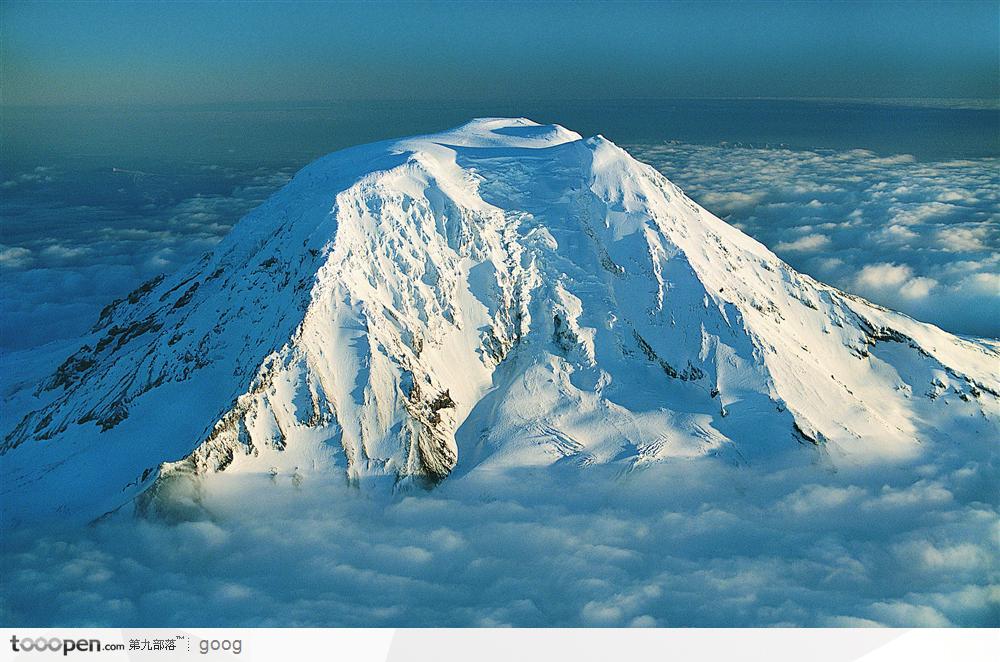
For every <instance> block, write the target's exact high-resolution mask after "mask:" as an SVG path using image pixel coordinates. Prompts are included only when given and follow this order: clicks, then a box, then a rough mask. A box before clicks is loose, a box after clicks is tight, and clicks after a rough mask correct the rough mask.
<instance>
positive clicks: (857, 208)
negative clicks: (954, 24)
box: [627, 144, 1000, 337]
mask: <svg viewBox="0 0 1000 662" xmlns="http://www.w3.org/2000/svg"><path fill="white" fill-rule="evenodd" d="M627 148H628V149H629V150H630V151H631V152H632V154H633V155H634V156H635V157H636V158H638V159H639V160H642V161H646V162H647V163H650V164H651V165H654V166H656V167H657V168H658V169H659V170H661V171H662V172H663V173H664V174H665V175H666V176H667V177H668V178H670V179H671V180H672V181H673V182H674V183H676V184H677V185H678V186H680V187H681V188H683V189H684V190H685V192H687V193H688V194H689V195H690V196H691V197H693V198H694V199H695V200H697V201H698V202H699V203H701V204H702V205H703V206H705V207H706V208H708V210H709V211H711V212H713V213H715V214H716V215H718V216H720V217H722V218H725V219H727V220H728V221H729V222H730V223H732V224H733V225H736V226H737V227H739V228H740V229H742V230H743V231H744V232H746V233H747V234H750V235H751V236H753V237H755V238H756V239H758V240H760V241H761V242H763V243H764V244H766V245H767V246H768V247H769V248H771V249H772V250H773V251H775V252H776V253H777V254H778V255H779V256H780V257H781V258H783V259H784V260H785V261H787V262H788V263H789V264H791V265H792V266H793V267H794V268H796V269H798V270H800V271H802V272H805V273H808V274H810V275H811V276H814V277H815V278H817V279H819V280H822V281H824V282H827V283H829V284H831V285H834V286H837V287H839V288H841V289H844V290H846V291H848V292H853V293H856V294H860V295H862V296H864V297H866V298H868V299H870V300H872V301H874V302H875V303H879V304H882V305H885V306H888V307H890V308H893V309H895V310H899V311H901V312H904V313H907V314H909V315H910V316H912V317H915V318H917V319H920V320H922V321H927V322H932V323H934V324H937V325H938V326H941V327H942V328H944V329H946V330H948V331H952V332H954V333H961V334H970V335H980V336H989V337H996V336H1000V257H998V253H997V246H998V239H1000V231H998V221H1000V175H998V174H997V173H1000V159H997V158H983V159H968V160H955V161H939V162H918V161H917V160H916V159H914V158H913V157H911V156H908V155H905V154H904V155H898V156H892V157H880V156H877V155H875V154H873V153H871V152H867V151H864V150H850V151H840V152H834V151H821V152H820V151H818V152H809V151H790V150H783V149H753V148H744V147H705V146H695V145H682V144H664V145H655V146H651V145H634V146H627Z"/></svg>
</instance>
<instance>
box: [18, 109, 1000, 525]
mask: <svg viewBox="0 0 1000 662" xmlns="http://www.w3.org/2000/svg"><path fill="white" fill-rule="evenodd" d="M82 342H83V343H84V344H83V345H82V347H81V348H80V349H79V351H77V352H76V353H75V354H73V355H72V356H70V357H69V358H67V359H66V361H65V362H64V363H63V364H62V365H61V366H60V367H59V369H58V370H57V371H56V372H55V373H54V374H52V375H51V377H49V378H48V379H47V380H45V381H44V382H43V383H41V384H40V385H38V386H37V389H36V390H35V391H34V392H33V393H31V394H28V395H24V396H23V397H20V398H17V399H14V400H11V401H10V402H8V404H7V408H8V414H13V415H8V416H5V424H6V427H7V429H6V430H5V431H4V436H3V441H2V449H0V450H2V453H3V455H2V457H0V462H2V465H3V468H2V470H3V476H4V479H3V483H2V487H0V490H2V498H3V500H4V504H5V505H4V511H5V513H6V516H5V519H6V520H7V524H11V523H16V522H18V521H25V520H30V519H38V518H40V517H47V516H53V515H57V516H60V517H65V518H75V519H89V518H94V517H97V516H100V515H101V514H103V513H105V512H108V511H110V510H113V509H115V508H118V507H120V506H122V505H123V504H127V503H130V502H132V501H134V500H135V499H136V497H137V496H139V495H145V496H144V497H143V499H141V500H140V503H143V504H147V505H148V504H149V503H152V502H154V501H155V498H151V496H150V495H152V497H155V496H157V495H160V496H162V495H163V494H166V493H169V492H171V490H173V491H174V492H173V493H175V494H181V493H184V494H188V495H189V496H190V495H194V498H196V493H197V490H196V489H195V490H194V491H193V492H183V491H182V488H181V487H178V486H185V485H186V486H188V487H192V486H194V487H196V486H197V483H198V481H201V480H205V479H206V476H209V475H211V474H213V473H215V472H237V473H238V472H253V473H265V474H266V473H270V474H271V475H273V476H276V477H277V476H290V477H291V478H292V479H293V480H297V481H298V480H304V479H307V478H308V476H309V474H310V473H314V472H340V473H343V474H344V475H346V476H347V477H348V478H349V479H351V480H354V481H365V480H370V479H375V478H378V477H384V478H385V479H387V480H390V481H393V482H399V481H404V482H405V481H414V480H419V481H428V482H431V483H433V482H434V481H437V480H440V479H443V478H445V477H447V476H448V475H449V474H451V473H452V472H466V471H471V470H477V471H484V470H490V469H496V470H499V469H506V468H512V467H530V466H539V465H548V464H552V463H556V462H563V463H578V464H580V465H587V464H593V463H617V464H620V465H621V466H622V467H623V468H627V469H632V468H637V467H641V466H642V465H645V464H647V463H651V462H657V461H662V460H665V459H669V458H678V457H694V456H702V455H717V456H720V457H722V458H724V459H726V460H728V461H733V462H738V463H761V462H774V463H782V462H784V461H785V460H786V459H787V458H789V457H793V456H794V457H806V456H808V457H809V458H811V459H813V460H815V459H822V460H823V461H826V462H832V463H833V464H834V465H835V464H836V463H837V462H841V461H851V462H856V463H861V462H874V461H879V462H888V461H892V460H893V459H895V458H903V457H912V456H913V455H914V454H916V453H919V452H921V447H922V445H925V444H929V443H931V444H955V445H960V444H962V443H964V442H965V441H966V440H972V439H975V438H978V439H983V438H990V437H997V435H998V430H1000V415H998V411H1000V408H998V393H1000V383H998V377H997V370H996V368H997V366H998V360H1000V352H998V347H997V344H996V343H994V342H992V341H987V340H975V339H963V338H958V337H956V336H953V335H951V334H948V333H945V332H944V331H941V330H940V329H938V328H936V327H934V326H931V325H928V324H923V323H920V322H916V321H914V320H912V319H910V318H908V317H906V316H904V315H901V314H898V313H894V312H891V311H888V310H886V309H884V308H881V307H879V306H876V305H874V304H871V303H869V302H867V301H865V300H863V299H860V298H858V297H855V296H852V295H850V294H846V293H844V292H841V291H839V290H837V289H834V288H832V287H829V286H826V285H824V284H822V283H819V282H817V281H815V280H813V279H812V278H809V277H808V276H805V275H802V274H799V273H797V272H796V271H794V270H793V269H791V268H790V267H789V266H788V265H787V264H785V263H784V262H782V261H781V260H780V259H778V258H777V257H776V256H775V255H774V254H773V253H771V252H770V251H769V250H768V249H767V248H765V247H764V246H763V245H761V244H760V243H758V242H757V241H755V240H753V239H751V238H750V237H748V236H746V235H744V234H743V233H741V232H740V231H739V230H737V229H735V228H733V227H732V226H730V225H728V224H726V223H725V222H723V221H721V220H720V219H718V218H716V217H715V216H713V215H712V214H710V213H709V212H707V211H706V210H705V209H703V208H701V207H700V206H698V205H697V204H696V203H694V202H692V201H691V200H690V199H689V198H687V197H686V196H685V195H684V194H683V193H682V192H681V191H680V190H679V189H678V188H677V187H676V186H674V185H673V184H671V183H670V182H669V181H668V180H667V179H665V178H664V177H663V176H662V175H660V174H659V173H658V172H657V171H655V170H654V169H653V168H651V167H649V166H647V165H644V164H642V163H639V162H637V161H636V160H634V159H633V158H631V157H630V156H629V155H628V154H627V153H626V152H625V151H623V150H622V149H620V148H619V147H617V146H615V145H614V144H613V143H611V142H610V141H608V140H606V139H605V138H603V137H601V136H597V137H594V138H589V139H584V138H582V137H581V136H579V135H578V134H576V133H573V132H572V131H569V130H567V129H564V128H563V127H561V126H556V125H548V126H546V125H539V124H536V123H534V122H531V121H529V120H526V119H480V120H475V121H472V122H470V123H468V124H466V125H464V126H461V127H458V128H456V129H453V130H450V131H446V132H443V133H439V134H434V135H428V136H420V137H415V138H407V139H402V140H396V141H389V142H382V143H375V144H372V145H366V146H362V147H356V148H352V149H348V150H344V151H341V152H337V153H334V154H331V155H329V156H327V157H324V158H322V159H320V160H318V161H316V162H315V163H313V164H311V165H309V166H308V167H306V168H305V169H303V170H302V171H301V172H299V173H298V174H297V175H296V176H295V178H294V179H293V180H292V181H291V182H290V183H289V184H288V185H287V186H285V187H284V188H283V189H282V190H280V191H279V192H277V193H275V194H274V195H273V196H272V197H271V198H270V199H269V200H268V201H267V202H266V203H265V204H263V205H262V206H261V207H259V208H258V209H256V210H255V211H253V212H251V213H250V214H249V215H247V216H246V217H245V218H243V219H242V220H241V221H240V222H239V223H238V224H237V225H236V226H235V227H234V228H233V230H232V232H231V233H230V234H229V235H228V236H227V237H226V238H225V239H224V240H223V241H222V242H221V243H220V244H219V245H218V246H217V247H216V248H215V249H214V250H213V251H211V252H210V253H208V254H206V255H205V256H204V257H203V258H202V259H201V260H200V261H199V262H198V263H197V264H194V265H192V266H191V267H190V268H189V269H187V270H186V271H184V272H182V273H178V274H175V275H172V276H168V277H165V278H159V279H156V280H153V281H150V282H148V283H146V284H144V285H143V286H141V287H140V288H139V289H137V290H135V291H134V292H132V293H131V294H129V295H128V296H127V297H126V298H125V299H122V300H120V301H116V302H114V303H112V304H111V305H109V306H108V307H107V308H106V309H105V310H104V311H103V312H102V314H101V316H100V319H99V320H98V322H97V324H96V325H95V326H94V328H93V330H92V333H91V334H90V336H89V337H88V338H85V339H84V340H83V341H82ZM15 400H16V403H17V405H18V407H19V408H20V410H19V411H16V412H15V411H12V410H13V409H15V407H14V402H15ZM25 403H26V404H25ZM8 421H9V423H7V422H8ZM803 454H805V455H803ZM184 489H187V488H184Z"/></svg>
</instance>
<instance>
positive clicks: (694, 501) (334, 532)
mask: <svg viewBox="0 0 1000 662" xmlns="http://www.w3.org/2000/svg"><path fill="white" fill-rule="evenodd" d="M792 452H793V454H794V449H792ZM799 455H800V456H801V457H800V458H799V459H801V460H803V462H800V463H798V466H794V467H790V468H786V469H782V470H772V469H770V468H768V469H766V470H763V469H758V468H754V467H749V466H739V467H734V466H725V465H722V464H721V463H719V462H718V461H717V460H713V459H702V460H693V461H681V462H676V463H672V464H668V465H662V466H656V467H652V468H649V469H646V470H642V471H638V472H633V473H631V474H628V475H626V474H623V473H618V474H615V473H614V471H615V470H614V469H605V468H595V467H589V468H579V467H560V468H552V469H548V470H540V471H537V472H523V473H510V474H503V475H499V474H489V473H477V472H472V473H471V474H468V475H466V476H464V477H462V478H459V479H456V480H451V481H448V480H446V481H445V482H444V483H443V484H442V485H441V486H439V487H438V488H436V489H434V490H432V491H422V490H415V491H410V492H402V493H399V494H396V495H391V494H388V493H386V492H385V491H381V490H378V489H375V490H368V489H360V490H359V489H358V488H356V487H348V486H346V485H344V484H343V483H341V482H340V481H337V480H332V479H328V478H323V477H320V476H306V477H305V478H304V479H303V478H302V477H301V476H300V477H297V478H293V477H290V476H277V477H275V478H273V479H272V478H270V477H266V476H261V477H247V476H242V477H227V476H226V475H225V474H222V475H220V476H218V477H217V480H216V481H214V482H212V483H210V484H209V485H208V486H206V488H205V491H204V494H203V496H202V504H203V506H204V509H205V510H203V511H201V513H200V514H199V515H196V516H194V517H191V516H190V511H188V516H187V517H185V518H183V521H180V522H178V523H166V522H163V521H153V520H148V519H138V520H136V519H133V518H132V517H131V516H125V515H121V514H119V515H118V516H115V517H112V518H110V519H107V520H104V521H102V522H101V523H98V524H96V525H94V526H92V527H89V528H87V529H85V530H79V531H65V530H59V531H56V530H47V531H45V530H32V531H20V532H18V533H17V534H15V535H13V536H9V537H8V538H7V540H5V542H4V550H3V555H2V558H0V563H2V565H3V567H4V569H5V570H4V575H5V579H4V582H3V584H2V596H0V618H2V619H3V621H4V622H5V623H7V624H8V625H11V626H22V625H24V626H26V625H60V626H67V625H102V624H103V625H107V624H110V623H114V624H116V625H117V624H125V625H136V626H139V625H147V626H148V625H152V624H157V625H164V626H165V625H180V624H189V623H192V622H201V623H205V624H213V625H219V626H233V625H261V626H264V625H271V626H276V625H298V626H334V625H336V626H468V625H475V626H495V625H517V626H654V625H658V626H763V625H805V626H856V625H861V626H867V625H889V626H900V627H913V626H916V627H920V626H953V625H960V626H994V627H995V626H998V625H1000V572H998V567H997V559H998V540H1000V519H998V503H997V493H996V485H997V480H998V475H997V467H996V461H995V460H996V458H995V453H994V452H993V449H992V448H990V444H987V443H984V444H983V447H982V448H978V449H969V448H965V449H961V450H958V449H952V450H950V451H946V452H943V453H941V454H940V455H939V458H938V459H937V460H936V461H933V462H929V461H927V460H926V459H925V460H924V461H923V462H921V463H918V464H917V465H914V466H909V467H905V468H903V467H896V468H892V467H875V468H871V469H869V470H864V469H858V468H852V467H850V466H849V465H847V464H845V465H844V466H840V467H837V470H836V471H834V470H831V468H830V465H829V464H828V463H825V462H823V461H821V456H820V455H819V453H818V452H817V451H815V450H814V449H813V448H811V447H808V448H807V447H802V448H801V449H800V452H799ZM810 458H813V459H814V460H816V461H815V462H813V463H812V464H811V465H810V464H809V463H808V462H809V459H810Z"/></svg>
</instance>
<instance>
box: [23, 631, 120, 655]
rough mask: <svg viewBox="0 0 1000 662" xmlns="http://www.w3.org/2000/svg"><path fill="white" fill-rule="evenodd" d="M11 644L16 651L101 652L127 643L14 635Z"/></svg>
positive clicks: (118, 649) (64, 653)
mask: <svg viewBox="0 0 1000 662" xmlns="http://www.w3.org/2000/svg"><path fill="white" fill-rule="evenodd" d="M10 646H11V648H12V649H13V650H14V652H15V653H31V652H41V653H59V652H62V654H63V655H69V654H70V653H100V652H101V651H123V650H125V644H105V643H102V642H101V641H100V640H98V639H60V638H59V637H34V638H32V637H23V638H20V637H18V636H17V635H14V636H12V637H11V638H10Z"/></svg>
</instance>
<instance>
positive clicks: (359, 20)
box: [0, 1, 1000, 104]
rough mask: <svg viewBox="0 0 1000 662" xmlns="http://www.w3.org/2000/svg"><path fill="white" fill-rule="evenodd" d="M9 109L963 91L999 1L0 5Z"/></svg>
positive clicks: (980, 72)
mask: <svg viewBox="0 0 1000 662" xmlns="http://www.w3.org/2000/svg"><path fill="white" fill-rule="evenodd" d="M0 11H2V17H0V18H2V21H0V26H2V27H0V61H2V63H3V64H2V82H3V86H2V87H3V92H2V97H3V98H2V101H3V103H5V104H67V103H69V104H75V103H83V104H100V103H123V102H136V103H205V102H229V101H249V100H256V101H261V100H264V101H290V100H299V101H301V100H342V99H379V98H382V99H386V98H392V99H448V98H452V99H473V100H475V99H498V98H499V99H503V98H524V97H533V98H641V97H645V98H649V97H758V96H765V97H772V96H773V97H864V98H867V97H878V98H886V97H965V98H994V97H997V96H998V94H1000V92H998V86H1000V83H998V62H1000V36H998V30H1000V28H998V25H1000V9H998V6H997V4H996V3H995V2H992V1H988V2H947V3H937V2H835V3H819V2H794V3H792V2H741V3H728V2H711V3H690V2H662V3H651V2H647V3H544V2H543V3H522V4H517V3H507V2H452V3H442V2H420V3H416V2H414V3H354V2H336V3H335V2H330V3H275V2H259V3H199V2H191V3H145V2H143V3H138V2H120V3H113V4H112V3H105V2H86V3H84V2H81V3H63V2H30V3H26V2H4V3H3V4H2V5H0Z"/></svg>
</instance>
